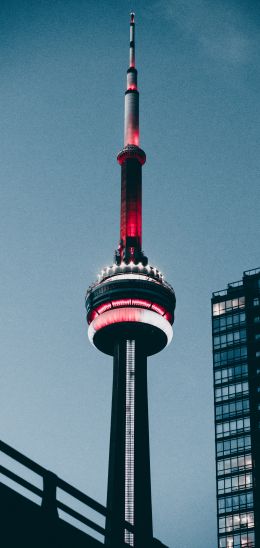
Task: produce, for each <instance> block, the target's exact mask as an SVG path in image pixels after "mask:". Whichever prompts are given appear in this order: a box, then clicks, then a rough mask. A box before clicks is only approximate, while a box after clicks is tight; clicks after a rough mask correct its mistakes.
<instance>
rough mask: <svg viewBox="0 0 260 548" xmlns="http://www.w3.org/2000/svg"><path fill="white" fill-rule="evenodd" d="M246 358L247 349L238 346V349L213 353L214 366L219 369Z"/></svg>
mask: <svg viewBox="0 0 260 548" xmlns="http://www.w3.org/2000/svg"><path fill="white" fill-rule="evenodd" d="M245 358H247V347H246V346H239V347H238V348H230V350H221V351H220V352H214V365H215V367H219V366H221V365H227V364H228V363H229V362H233V361H239V360H243V359H245Z"/></svg>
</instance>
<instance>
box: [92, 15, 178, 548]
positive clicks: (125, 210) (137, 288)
mask: <svg viewBox="0 0 260 548" xmlns="http://www.w3.org/2000/svg"><path fill="white" fill-rule="evenodd" d="M117 160H118V162H119V164H120V165H121V218H120V243H119V247H118V249H117V251H116V252H115V262H114V264H113V265H112V266H109V267H106V268H105V269H104V270H102V272H101V274H100V276H99V278H98V280H97V282H95V283H94V284H93V285H92V286H90V288H89V290H88V292H87V296H86V309H87V321H88V324H89V330H88V335H89V339H90V341H91V342H92V343H93V344H94V345H95V346H96V348H98V349H99V350H101V351H102V352H104V353H106V354H109V355H111V356H113V359H114V369H113V395H112V413H111V432H110V451H109V470H108V490H107V511H108V515H107V523H106V545H107V546H111V547H113V548H119V547H123V546H125V545H130V546H135V547H136V548H150V547H152V545H153V528H152V504H151V480H150V453H149V424H148V397H147V356H150V355H152V354H156V353H157V352H160V351H161V350H162V349H163V348H164V347H165V346H166V345H167V344H169V342H170V341H171V339H172V324H173V321H174V310H175V304H176V300H175V294H174V291H173V289H172V287H171V286H170V285H169V284H168V283H167V282H166V281H165V279H164V277H163V276H162V274H161V272H160V271H159V270H158V269H156V268H154V267H152V266H150V265H149V264H148V259H147V257H146V256H145V255H144V253H143V251H142V166H143V164H144V163H145V160H146V156H145V153H144V151H143V150H142V149H141V148H140V147H139V93H138V89H137V70H136V67H135V21H134V14H133V13H131V15H130V63H129V68H128V70H127V89H126V92H125V128H124V148H123V150H122V151H121V152H120V153H119V154H118V157H117Z"/></svg>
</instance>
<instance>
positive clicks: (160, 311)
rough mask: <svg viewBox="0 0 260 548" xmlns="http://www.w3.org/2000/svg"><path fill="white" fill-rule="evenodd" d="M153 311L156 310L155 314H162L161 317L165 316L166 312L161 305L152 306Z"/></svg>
mask: <svg viewBox="0 0 260 548" xmlns="http://www.w3.org/2000/svg"><path fill="white" fill-rule="evenodd" d="M152 310H155V312H158V314H161V316H164V314H165V312H166V310H165V308H163V307H162V306H159V304H155V303H153V304H152Z"/></svg>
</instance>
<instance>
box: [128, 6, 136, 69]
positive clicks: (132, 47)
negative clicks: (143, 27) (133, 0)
mask: <svg viewBox="0 0 260 548" xmlns="http://www.w3.org/2000/svg"><path fill="white" fill-rule="evenodd" d="M129 49H130V56H129V67H135V13H134V12H133V11H131V13H130V48H129Z"/></svg>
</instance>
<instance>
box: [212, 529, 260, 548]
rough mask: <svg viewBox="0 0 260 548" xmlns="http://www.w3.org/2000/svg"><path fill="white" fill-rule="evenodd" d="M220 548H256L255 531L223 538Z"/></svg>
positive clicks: (220, 540)
mask: <svg viewBox="0 0 260 548" xmlns="http://www.w3.org/2000/svg"><path fill="white" fill-rule="evenodd" d="M219 548H255V533H254V531H245V532H243V533H238V534H234V535H227V536H224V537H221V538H220V539H219Z"/></svg>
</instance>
